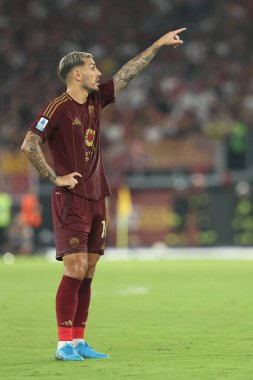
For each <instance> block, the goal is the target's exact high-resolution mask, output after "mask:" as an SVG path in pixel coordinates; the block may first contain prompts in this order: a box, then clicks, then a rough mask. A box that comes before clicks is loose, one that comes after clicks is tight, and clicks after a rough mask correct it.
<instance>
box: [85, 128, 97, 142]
mask: <svg viewBox="0 0 253 380" xmlns="http://www.w3.org/2000/svg"><path fill="white" fill-rule="evenodd" d="M95 133H96V132H95V131H94V130H93V129H91V128H88V129H87V131H86V134H85V143H86V145H87V146H92V145H93V143H94V139H95Z"/></svg>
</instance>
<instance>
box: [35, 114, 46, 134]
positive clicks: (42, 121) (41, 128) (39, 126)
mask: <svg viewBox="0 0 253 380" xmlns="http://www.w3.org/2000/svg"><path fill="white" fill-rule="evenodd" d="M47 123H48V119H46V118H45V117H41V118H40V120H39V122H38V124H37V125H36V127H35V128H36V129H38V130H39V131H40V132H43V131H44V129H45V127H46V125H47Z"/></svg>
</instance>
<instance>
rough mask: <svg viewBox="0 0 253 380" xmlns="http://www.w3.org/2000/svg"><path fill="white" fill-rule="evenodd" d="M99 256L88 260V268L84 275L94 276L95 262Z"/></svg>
mask: <svg viewBox="0 0 253 380" xmlns="http://www.w3.org/2000/svg"><path fill="white" fill-rule="evenodd" d="M99 258H100V257H97V258H96V259H93V260H89V262H88V270H87V273H86V277H88V278H93V277H94V275H95V271H96V266H97V262H98V260H99Z"/></svg>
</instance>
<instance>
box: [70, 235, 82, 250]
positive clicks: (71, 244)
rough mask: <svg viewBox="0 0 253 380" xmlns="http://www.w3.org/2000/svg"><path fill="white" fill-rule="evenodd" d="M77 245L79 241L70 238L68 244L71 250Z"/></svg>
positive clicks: (75, 238)
mask: <svg viewBox="0 0 253 380" xmlns="http://www.w3.org/2000/svg"><path fill="white" fill-rule="evenodd" d="M79 243H80V240H79V239H78V238H77V237H72V238H71V239H69V244H70V246H71V247H72V248H76V247H78V245H79Z"/></svg>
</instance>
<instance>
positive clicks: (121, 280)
mask: <svg viewBox="0 0 253 380" xmlns="http://www.w3.org/2000/svg"><path fill="white" fill-rule="evenodd" d="M61 271H62V266H61V264H60V263H49V262H47V261H46V260H45V259H38V258H34V259H32V258H29V259H20V260H16V262H15V263H14V264H13V265H6V264H4V263H3V262H1V263H0V284H1V288H0V289H1V297H0V308H1V314H0V315H1V319H0V320H1V344H2V349H1V351H0V366H1V368H0V375H1V378H2V379H4V380H9V379H13V380H16V379H20V380H22V379H31V378H35V379H45V380H46V379H47V380H51V379H76V380H78V379H89V380H93V379H97V380H100V379H101V380H102V379H103V380H120V379H140V380H143V379H152V380H160V379H172V380H191V379H197V380H206V379H215V380H222V379H229V380H234V379H238V380H239V379H241V380H252V379H253V262H251V261H244V262H243V261H219V262H218V261H157V262H145V261H144V262H140V261H130V262H108V261H104V262H101V263H100V265H99V268H98V270H97V278H96V281H94V283H93V302H92V306H91V311H90V321H89V325H88V328H87V340H88V342H89V344H91V345H92V346H94V347H95V348H96V349H98V350H100V351H102V352H107V353H109V354H110V356H111V359H109V360H85V361H84V362H76V363H73V362H72V363H71V362H58V361H55V360H54V352H55V348H56V340H57V338H56V326H55V311H54V297H55V291H56V288H57V286H58V282H59V279H60V277H61Z"/></svg>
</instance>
